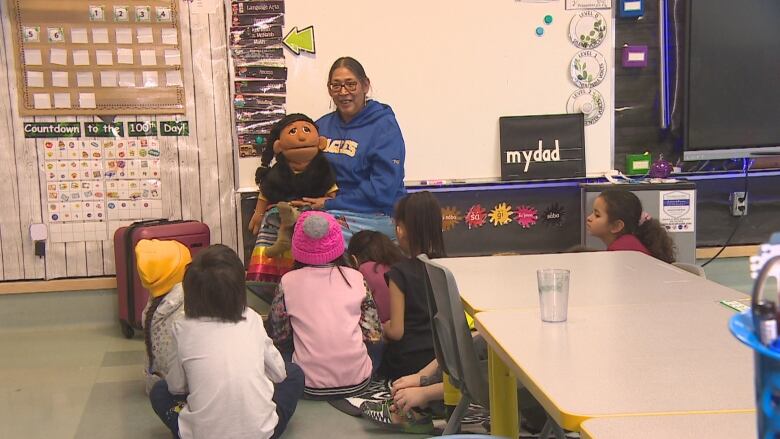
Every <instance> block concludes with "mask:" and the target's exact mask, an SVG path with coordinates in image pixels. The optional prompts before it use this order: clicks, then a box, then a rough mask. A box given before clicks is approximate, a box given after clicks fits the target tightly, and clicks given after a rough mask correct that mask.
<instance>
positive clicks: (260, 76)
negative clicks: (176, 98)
mask: <svg viewBox="0 0 780 439" xmlns="http://www.w3.org/2000/svg"><path fill="white" fill-rule="evenodd" d="M231 13H232V17H231V27H230V31H229V33H230V53H231V57H232V58H233V65H234V66H235V70H234V72H233V73H234V74H233V79H234V82H233V85H234V93H235V94H234V96H233V107H234V111H235V120H236V136H237V140H238V154H239V157H251V156H256V155H258V152H259V151H260V150H262V148H263V147H264V146H265V145H266V142H267V140H268V135H269V134H270V132H271V128H272V127H273V126H274V124H276V122H278V121H279V120H280V119H281V118H282V117H284V115H285V113H286V109H285V96H286V93H287V68H286V67H285V61H284V52H283V49H282V47H283V46H282V44H283V43H282V41H283V33H282V26H283V25H284V2H283V1H280V0H265V1H235V0H234V1H233V2H232V3H231Z"/></svg>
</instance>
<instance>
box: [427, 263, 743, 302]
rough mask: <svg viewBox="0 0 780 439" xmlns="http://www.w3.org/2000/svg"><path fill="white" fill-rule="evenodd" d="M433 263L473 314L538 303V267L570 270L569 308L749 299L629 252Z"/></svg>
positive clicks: (665, 264) (687, 273) (682, 271)
mask: <svg viewBox="0 0 780 439" xmlns="http://www.w3.org/2000/svg"><path fill="white" fill-rule="evenodd" d="M435 262H436V263H438V264H441V265H443V266H445V267H447V268H449V269H450V271H452V273H453V275H454V276H455V280H456V281H457V283H458V290H459V291H460V295H461V298H462V299H463V303H464V307H465V308H466V311H468V312H469V314H471V315H474V314H475V313H477V312H480V311H490V310H499V309H523V308H526V309H527V308H538V307H539V295H538V290H537V286H536V270H537V269H539V268H566V269H569V270H571V279H570V286H569V306H570V307H578V306H594V305H615V304H632V303H671V302H686V301H711V302H718V301H720V300H740V299H747V298H748V296H747V295H745V294H743V293H740V292H739V291H735V290H732V289H731V288H727V287H724V286H722V285H719V284H717V283H715V282H711V281H708V280H707V279H704V278H702V277H699V276H696V275H694V274H691V273H689V272H687V271H684V270H681V269H679V268H677V267H675V266H673V265H670V264H667V263H665V262H662V261H660V260H658V259H655V258H653V257H650V256H647V255H645V254H643V253H639V252H632V251H616V252H614V251H613V252H607V251H603V252H583V253H559V254H547V255H518V256H480V257H468V258H444V259H436V261H435ZM747 269H748V267H745V270H747Z"/></svg>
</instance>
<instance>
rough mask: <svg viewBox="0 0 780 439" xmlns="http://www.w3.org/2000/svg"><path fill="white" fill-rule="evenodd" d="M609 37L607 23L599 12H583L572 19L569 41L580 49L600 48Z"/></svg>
mask: <svg viewBox="0 0 780 439" xmlns="http://www.w3.org/2000/svg"><path fill="white" fill-rule="evenodd" d="M606 36H607V21H606V20H605V19H604V16H603V15H601V13H600V12H598V11H593V10H587V11H582V12H580V13H578V14H577V15H575V16H574V17H572V19H571V23H570V24H569V40H570V41H571V43H572V44H574V45H575V46H577V47H579V48H580V49H593V48H595V47H598V45H599V44H601V42H602V41H604V38H605V37H606Z"/></svg>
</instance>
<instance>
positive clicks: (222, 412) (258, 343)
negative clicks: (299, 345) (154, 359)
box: [149, 244, 304, 439]
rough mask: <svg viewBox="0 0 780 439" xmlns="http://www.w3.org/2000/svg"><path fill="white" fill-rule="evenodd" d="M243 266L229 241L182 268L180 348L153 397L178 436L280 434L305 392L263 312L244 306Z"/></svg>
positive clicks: (263, 438)
mask: <svg viewBox="0 0 780 439" xmlns="http://www.w3.org/2000/svg"><path fill="white" fill-rule="evenodd" d="M244 276H245V273H244V265H243V264H242V263H241V260H240V259H239V258H238V255H237V254H236V253H235V252H234V251H233V250H231V249H230V248H228V247H225V246H224V245H219V244H218V245H212V246H211V247H209V248H207V249H205V250H203V251H201V252H199V253H198V254H197V255H196V256H195V259H194V260H193V261H192V263H191V264H190V266H189V267H188V268H187V271H186V273H185V275H184V313H185V316H186V318H185V319H184V320H181V321H178V322H176V323H175V324H174V325H173V339H174V342H175V343H176V346H177V352H178V354H177V355H176V356H175V357H174V361H173V363H172V364H171V368H170V371H169V372H168V376H167V377H166V379H165V380H162V381H158V382H157V383H156V384H155V385H154V387H153V388H152V391H151V394H150V395H149V398H150V400H151V403H152V408H153V409H154V411H155V413H157V415H158V416H159V417H160V419H161V420H162V421H163V422H164V423H165V425H166V426H167V427H168V428H169V429H170V430H171V432H173V434H174V436H175V437H181V438H185V439H188V438H193V437H199V438H217V437H224V438H237V437H242V438H243V437H246V438H250V437H251V438H261V439H267V438H277V437H279V436H280V435H281V434H282V432H283V431H284V429H285V427H286V426H287V422H288V421H289V420H290V417H292V415H293V413H294V412H295V407H296V405H297V403H298V399H299V398H300V397H301V394H302V393H303V384H304V378H303V372H302V371H301V368H300V367H298V366H297V365H295V364H292V363H285V361H284V360H283V359H282V356H281V355H280V354H279V351H277V350H276V348H275V347H274V346H273V342H272V341H271V339H270V338H268V335H266V332H265V329H264V328H263V322H262V319H261V318H260V316H259V315H258V314H257V313H256V312H254V311H253V310H252V309H250V308H248V307H247V306H246V284H245V281H244Z"/></svg>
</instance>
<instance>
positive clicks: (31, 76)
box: [27, 72, 43, 87]
mask: <svg viewBox="0 0 780 439" xmlns="http://www.w3.org/2000/svg"><path fill="white" fill-rule="evenodd" d="M27 86H28V87H43V72H27Z"/></svg>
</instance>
